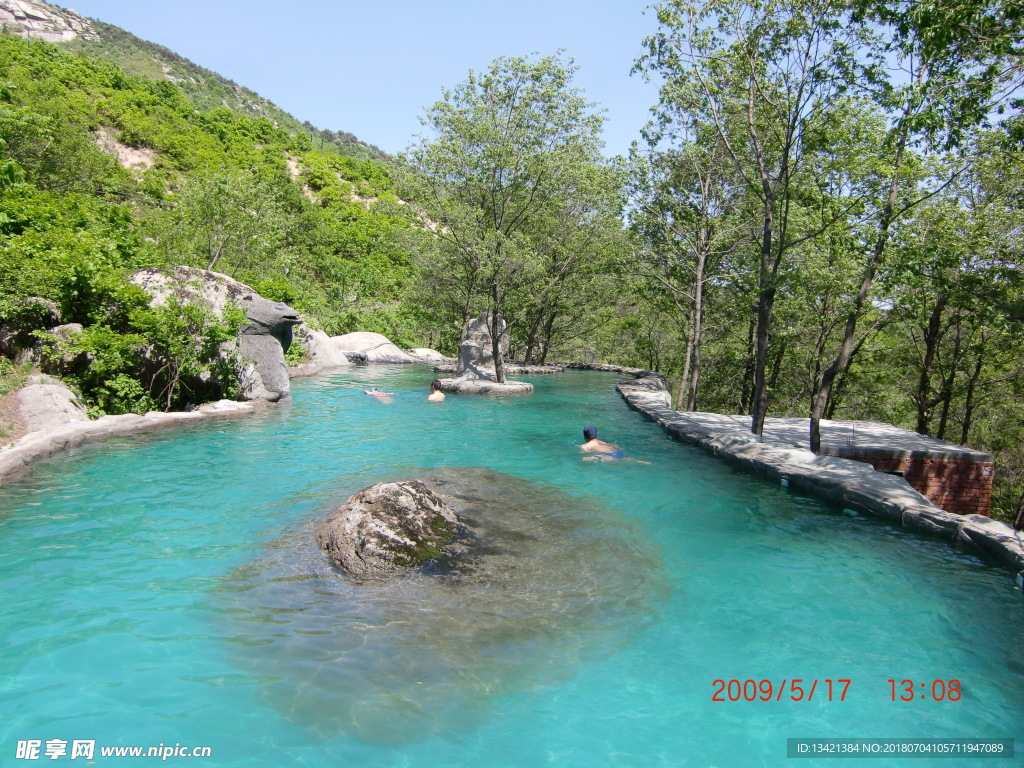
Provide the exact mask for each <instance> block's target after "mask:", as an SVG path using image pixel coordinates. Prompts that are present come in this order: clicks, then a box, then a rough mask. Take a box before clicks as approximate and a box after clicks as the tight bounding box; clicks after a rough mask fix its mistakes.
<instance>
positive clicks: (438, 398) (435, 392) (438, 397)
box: [427, 379, 444, 403]
mask: <svg viewBox="0 0 1024 768" xmlns="http://www.w3.org/2000/svg"><path fill="white" fill-rule="evenodd" d="M427 400H429V401H430V402H432V403H443V402H444V392H442V391H441V380H440V379H434V380H433V381H432V382H430V394H429V395H428V396H427Z"/></svg>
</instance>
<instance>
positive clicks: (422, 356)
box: [409, 347, 447, 360]
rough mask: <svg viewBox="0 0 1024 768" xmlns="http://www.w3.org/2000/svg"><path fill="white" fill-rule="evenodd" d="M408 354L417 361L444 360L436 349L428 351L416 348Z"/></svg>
mask: <svg viewBox="0 0 1024 768" xmlns="http://www.w3.org/2000/svg"><path fill="white" fill-rule="evenodd" d="M409 354H410V355H411V356H412V357H415V358H416V359H417V360H445V359H447V358H445V356H444V355H442V354H441V353H440V352H438V351H437V350H436V349H430V347H416V348H415V349H410V350H409Z"/></svg>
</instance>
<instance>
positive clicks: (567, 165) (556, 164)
mask: <svg viewBox="0 0 1024 768" xmlns="http://www.w3.org/2000/svg"><path fill="white" fill-rule="evenodd" d="M575 71H576V67H575V65H574V64H573V62H572V61H571V60H568V61H563V59H562V58H561V57H560V56H558V55H554V56H543V57H532V58H524V57H507V58H499V59H496V60H495V61H494V62H492V63H491V65H490V67H489V68H488V69H487V71H486V72H483V73H480V74H477V73H475V72H470V75H469V77H468V78H467V79H466V80H465V81H463V82H462V83H460V84H459V85H457V86H456V87H455V88H454V89H452V90H447V89H446V90H445V91H444V97H443V99H441V100H440V101H438V102H436V103H435V104H434V105H433V106H432V107H430V109H428V110H427V114H426V116H425V118H424V119H423V122H424V124H425V125H426V126H428V127H429V128H430V129H431V130H432V132H433V134H434V135H433V136H431V137H424V138H422V139H421V140H420V141H419V143H418V144H417V145H415V146H414V147H412V148H411V150H410V152H409V153H408V156H407V158H406V160H407V162H408V163H409V165H410V168H411V170H412V171H413V174H412V175H411V181H412V182H413V187H414V189H415V193H414V194H415V196H416V198H415V199H416V200H417V201H418V204H419V205H421V206H422V210H423V213H424V215H425V217H426V218H427V219H428V220H429V221H431V222H432V223H433V224H432V226H433V227H434V233H435V235H436V237H437V240H438V244H439V248H438V252H437V256H436V258H434V259H433V260H432V261H430V262H428V263H427V264H425V265H424V269H425V270H426V271H427V273H428V276H429V279H431V280H432V281H434V282H435V283H438V284H444V285H446V287H447V289H448V290H445V291H444V293H446V294H447V295H448V296H452V297H455V296H457V297H458V300H459V301H460V303H461V307H459V310H461V315H462V319H463V322H465V321H468V319H469V318H470V317H472V316H473V315H474V314H476V313H477V312H480V311H486V312H488V313H489V315H488V316H489V317H490V325H491V328H490V330H491V337H492V340H493V350H494V359H495V369H496V373H497V378H498V380H499V381H504V378H505V372H504V361H503V359H502V355H501V347H500V345H501V335H502V334H501V329H500V327H499V322H500V321H499V316H504V317H505V319H506V321H507V322H508V323H509V326H512V325H514V324H516V323H518V322H521V321H522V319H523V317H524V313H523V312H522V311H521V307H522V305H521V304H520V305H519V306H517V299H519V300H520V301H522V297H523V296H527V295H528V296H531V297H532V299H533V302H543V301H544V300H545V299H546V298H547V297H548V296H549V294H551V293H552V292H553V291H554V290H555V289H556V287H557V286H558V285H559V284H560V283H561V282H562V280H561V278H562V275H564V274H565V273H567V272H568V271H569V270H570V269H574V268H575V266H576V265H578V264H579V263H580V262H581V261H582V260H584V259H585V258H586V257H587V254H588V250H587V249H586V248H580V247H569V248H566V247H563V246H564V243H562V244H558V243H557V240H556V239H553V234H554V233H555V232H556V230H557V228H559V227H562V228H565V227H571V226H574V225H580V226H585V225H586V224H587V221H588V218H589V217H592V216H595V215H596V216H598V217H600V216H602V215H603V213H602V212H601V210H602V207H603V204H604V201H607V200H608V199H609V197H611V195H609V194H608V193H605V194H598V196H597V197H595V195H594V192H595V182H596V183H597V186H598V187H600V186H601V184H602V183H604V182H602V181H601V178H602V175H601V174H599V173H596V172H595V168H596V167H598V166H600V165H601V163H602V158H601V156H600V148H601V143H600V141H599V138H598V134H599V132H600V130H601V125H602V122H603V118H602V117H601V115H600V114H598V113H597V112H596V111H595V109H594V105H593V104H591V103H590V102H588V101H587V100H586V99H585V98H584V96H583V94H582V92H581V91H580V90H579V89H578V88H575V87H574V86H573V85H572V78H573V75H574V73H575ZM556 252H557V255H556ZM556 263H557V266H553V265H554V264H556Z"/></svg>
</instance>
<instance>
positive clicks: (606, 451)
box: [580, 424, 651, 464]
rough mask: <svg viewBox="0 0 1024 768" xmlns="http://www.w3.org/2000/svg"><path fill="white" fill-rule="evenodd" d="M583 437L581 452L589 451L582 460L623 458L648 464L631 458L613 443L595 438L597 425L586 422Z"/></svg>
mask: <svg viewBox="0 0 1024 768" xmlns="http://www.w3.org/2000/svg"><path fill="white" fill-rule="evenodd" d="M583 439H584V440H585V441H586V442H585V443H583V445H581V446H580V452H581V453H589V454H591V455H590V456H584V457H583V460H584V461H609V460H612V459H623V460H624V461H635V462H637V463H639V464H650V463H651V462H649V461H640V459H631V458H629V457H628V456H626V454H625V453H623V451H622V450H621V449H620V448H619V446H617V445H615V444H614V443H606V442H605V441H604V440H598V439H597V427H595V426H592V425H590V424H588V425H587V426H585V427H584V428H583Z"/></svg>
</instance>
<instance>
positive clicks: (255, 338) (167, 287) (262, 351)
mask: <svg viewBox="0 0 1024 768" xmlns="http://www.w3.org/2000/svg"><path fill="white" fill-rule="evenodd" d="M132 282H133V283H135V284H136V285H138V286H139V287H140V288H142V289H143V290H145V291H146V292H147V293H149V294H150V295H151V296H152V297H153V300H152V302H151V304H153V305H154V306H158V305H162V304H166V303H167V300H168V298H169V297H170V296H171V295H174V296H175V297H177V299H178V300H179V301H181V302H187V303H193V304H202V305H203V306H205V307H206V308H207V309H209V310H211V311H212V312H213V313H214V314H215V315H216V316H217V317H218V318H222V317H223V315H224V308H225V307H226V306H227V305H228V302H231V303H234V304H235V305H236V306H238V307H239V308H241V309H242V310H243V311H244V312H245V316H246V321H247V322H246V323H245V324H243V325H242V327H241V328H240V329H239V331H238V339H237V342H235V345H234V348H233V349H232V348H230V345H229V348H227V349H225V353H226V354H232V353H237V355H239V356H240V357H241V358H242V360H243V361H245V363H244V365H243V366H242V370H241V372H240V374H239V383H240V385H241V389H242V397H243V399H245V400H268V401H270V402H277V401H279V400H286V399H288V398H289V397H291V384H289V382H288V366H287V364H286V363H285V360H284V353H285V352H287V351H288V347H289V346H291V343H292V328H293V327H294V326H295V325H298V323H299V322H301V320H300V318H299V314H298V312H296V311H295V310H294V309H292V308H291V307H289V306H288V305H287V304H282V303H280V302H276V301H270V300H269V299H265V298H263V297H262V296H260V295H259V294H258V293H256V291H255V290H253V289H252V288H250V287H249V286H247V285H245V284H244V283H240V282H238V281H237V280H235V279H233V278H231V277H228V276H227V275H223V274H221V273H220V272H211V271H209V270H206V269H196V268H194V267H170V268H169V269H164V270H161V269H153V268H147V269H142V270H139V271H138V272H136V273H135V274H134V275H133V276H132Z"/></svg>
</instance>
